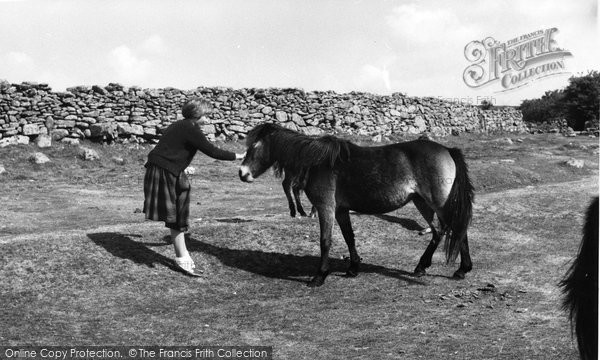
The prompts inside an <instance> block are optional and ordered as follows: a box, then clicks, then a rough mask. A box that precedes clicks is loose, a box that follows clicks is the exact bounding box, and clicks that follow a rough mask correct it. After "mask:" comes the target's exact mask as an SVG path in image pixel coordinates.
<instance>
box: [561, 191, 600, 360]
mask: <svg viewBox="0 0 600 360" xmlns="http://www.w3.org/2000/svg"><path fill="white" fill-rule="evenodd" d="M598 241H599V240H598V197H596V198H595V199H594V200H593V201H592V203H591V204H590V205H589V207H588V210H587V214H586V219H585V224H584V227H583V239H582V240H581V244H580V246H579V252H578V254H577V257H576V258H575V260H574V261H573V263H572V264H571V267H570V268H569V270H568V271H567V273H566V275H565V277H564V279H563V280H562V281H561V283H560V285H561V286H562V288H563V292H564V295H565V297H564V302H563V308H564V309H565V310H567V311H568V312H569V317H570V319H571V327H572V329H573V330H574V332H575V336H576V337H577V347H578V348H579V355H580V357H581V358H582V359H584V360H591V359H594V360H595V359H597V358H598Z"/></svg>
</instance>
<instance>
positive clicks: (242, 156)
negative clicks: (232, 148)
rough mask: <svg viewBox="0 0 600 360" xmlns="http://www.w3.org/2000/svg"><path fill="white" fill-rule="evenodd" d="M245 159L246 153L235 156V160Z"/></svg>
mask: <svg viewBox="0 0 600 360" xmlns="http://www.w3.org/2000/svg"><path fill="white" fill-rule="evenodd" d="M245 157H246V153H243V154H235V159H236V160H242V159H243V158H245Z"/></svg>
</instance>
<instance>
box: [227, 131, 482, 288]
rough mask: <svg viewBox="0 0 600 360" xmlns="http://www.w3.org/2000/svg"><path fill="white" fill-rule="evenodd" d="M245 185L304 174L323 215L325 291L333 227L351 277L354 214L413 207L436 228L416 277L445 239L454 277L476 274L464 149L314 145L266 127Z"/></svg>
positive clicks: (318, 278) (330, 141) (321, 275)
mask: <svg viewBox="0 0 600 360" xmlns="http://www.w3.org/2000/svg"><path fill="white" fill-rule="evenodd" d="M246 144H247V147H248V149H247V153H246V158H245V159H244V161H243V162H242V165H241V166H240V174H239V175H240V179H241V180H242V181H246V182H252V181H254V178H256V177H258V176H260V175H261V174H263V173H264V172H265V171H266V170H267V169H269V168H270V167H272V166H274V167H275V168H276V169H277V168H283V169H285V171H288V169H289V170H290V171H292V172H294V173H296V174H305V175H303V176H305V177H306V179H305V184H304V191H305V193H306V196H307V197H308V199H309V200H310V201H311V203H312V204H313V206H315V207H316V208H317V211H318V216H319V225H320V229H321V230H320V232H321V235H320V243H321V262H320V265H319V269H318V270H317V274H316V275H315V276H314V277H313V278H312V280H311V281H310V283H309V285H310V286H320V285H322V284H323V282H324V281H325V278H326V277H327V275H328V274H329V250H330V247H331V233H332V228H333V223H334V220H335V221H337V223H338V225H339V226H340V229H341V230H342V235H343V236H344V240H345V241H346V244H347V246H348V250H349V252H350V267H349V269H348V271H347V273H346V274H347V275H348V276H356V275H357V274H358V272H359V267H360V257H359V256H358V253H357V251H356V246H355V239H354V231H353V230H352V225H351V222H350V215H349V211H350V210H354V211H356V212H359V213H363V214H381V213H386V212H390V211H393V210H396V209H398V208H400V207H402V206H404V205H406V204H407V203H408V202H410V201H412V202H413V203H414V204H415V206H416V207H417V209H418V210H419V212H420V213H421V214H422V215H423V217H424V218H425V220H426V221H427V223H428V224H429V226H430V227H431V230H432V231H431V232H432V239H431V242H430V243H429V245H428V246H427V249H426V250H425V252H424V253H423V255H422V256H421V259H420V260H419V263H418V265H417V267H416V268H415V274H417V275H424V274H425V269H426V268H427V267H429V266H430V265H431V258H432V256H433V253H434V252H435V250H436V249H437V247H438V245H439V243H440V242H441V240H442V239H445V242H444V250H445V252H446V261H447V262H453V261H454V260H455V259H456V258H457V257H458V255H459V254H460V258H461V262H460V267H459V269H458V270H456V272H455V273H454V277H456V278H464V277H465V274H466V273H467V272H469V271H470V270H471V269H472V263H471V257H470V255H469V246H468V239H467V229H468V227H469V224H470V222H471V216H472V205H473V196H474V195H473V186H472V184H471V181H470V179H469V175H468V169H467V164H466V163H465V160H464V157H463V155H462V152H461V151H460V150H459V149H449V148H446V147H444V146H442V145H440V144H438V143H435V142H433V141H429V140H416V141H410V142H405V143H398V144H392V145H385V146H377V147H361V146H358V145H356V144H353V143H352V142H350V141H347V140H343V139H339V138H336V137H334V136H330V135H326V136H321V137H317V138H315V137H309V136H306V135H303V134H300V133H298V132H295V131H292V130H289V129H285V128H283V127H281V126H278V125H275V124H261V125H258V126H257V127H255V128H254V129H252V130H251V131H250V132H249V133H248V137H247V140H246Z"/></svg>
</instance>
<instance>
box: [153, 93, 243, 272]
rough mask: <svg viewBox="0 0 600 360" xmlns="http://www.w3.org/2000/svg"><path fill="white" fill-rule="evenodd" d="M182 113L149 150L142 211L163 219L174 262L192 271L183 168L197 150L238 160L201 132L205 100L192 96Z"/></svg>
mask: <svg viewBox="0 0 600 360" xmlns="http://www.w3.org/2000/svg"><path fill="white" fill-rule="evenodd" d="M181 112H182V115H183V117H184V119H183V120H179V121H176V122H174V123H173V124H171V125H169V126H168V127H167V129H166V130H165V131H164V133H163V135H162V137H161V138H160V140H159V142H158V144H157V145H156V147H155V148H154V149H153V150H152V151H150V153H149V154H148V161H147V162H146V165H145V167H146V175H145V177H144V198H145V200H144V213H145V214H146V219H150V220H155V221H164V222H165V226H166V227H168V228H169V229H171V240H172V242H173V246H174V248H175V264H176V265H177V266H178V267H179V268H180V269H181V270H183V271H184V272H185V273H187V274H189V275H192V276H199V275H197V274H196V273H195V272H194V268H195V264H194V261H193V260H192V258H191V257H190V254H189V253H188V251H187V248H186V246H185V236H184V233H185V232H186V231H187V230H188V217H189V210H190V182H189V180H188V178H187V176H186V174H185V172H184V170H185V168H187V167H188V166H189V165H190V163H191V162H192V159H193V158H194V155H195V154H196V151H197V150H200V151H201V152H203V153H204V154H206V155H208V156H210V157H212V158H215V159H218V160H239V159H243V158H244V155H245V154H236V153H232V152H229V151H226V150H221V149H219V148H218V147H215V146H213V145H212V144H211V143H210V142H209V141H208V140H207V139H206V137H205V136H204V134H203V133H202V129H201V125H204V124H205V123H206V116H207V115H208V114H210V113H211V112H212V105H211V104H210V102H208V101H207V100H203V99H199V98H194V99H191V100H189V101H187V102H186V103H185V104H184V105H183V108H182V110H181Z"/></svg>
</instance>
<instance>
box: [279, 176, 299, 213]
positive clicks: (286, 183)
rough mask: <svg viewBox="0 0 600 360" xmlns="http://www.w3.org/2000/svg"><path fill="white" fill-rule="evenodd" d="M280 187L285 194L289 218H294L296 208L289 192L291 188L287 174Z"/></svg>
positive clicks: (290, 181)
mask: <svg viewBox="0 0 600 360" xmlns="http://www.w3.org/2000/svg"><path fill="white" fill-rule="evenodd" d="M281 186H283V192H284V193H285V197H286V198H287V201H288V206H289V208H290V216H291V217H296V207H295V206H294V200H292V193H291V190H290V189H291V188H292V180H291V179H290V178H289V176H288V175H287V174H285V177H284V178H283V181H282V182H281Z"/></svg>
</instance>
